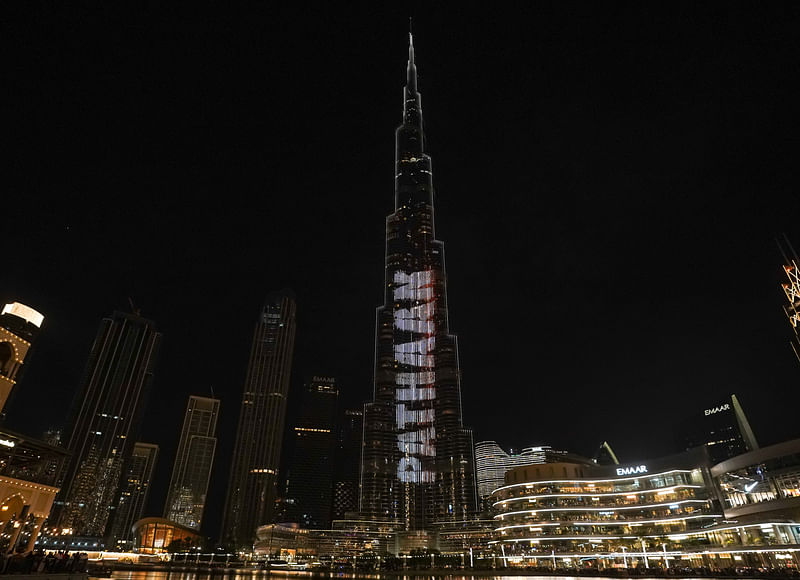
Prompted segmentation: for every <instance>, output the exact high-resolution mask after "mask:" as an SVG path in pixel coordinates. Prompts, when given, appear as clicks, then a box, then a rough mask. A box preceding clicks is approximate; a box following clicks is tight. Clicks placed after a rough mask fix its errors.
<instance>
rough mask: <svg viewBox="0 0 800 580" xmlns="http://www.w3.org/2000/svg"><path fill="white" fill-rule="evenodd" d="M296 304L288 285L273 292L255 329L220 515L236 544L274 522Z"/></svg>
mask: <svg viewBox="0 0 800 580" xmlns="http://www.w3.org/2000/svg"><path fill="white" fill-rule="evenodd" d="M295 309H296V307H295V300H294V296H293V294H292V293H291V292H290V291H288V290H282V291H280V292H275V293H272V294H270V295H269V296H267V299H266V302H265V304H264V307H263V308H262V309H261V313H260V314H259V318H258V322H257V323H256V327H255V331H254V333H253V345H252V348H251V351H250V363H249V365H248V368H247V377H246V379H245V386H244V394H243V396H242V407H241V410H240V412H239V424H238V427H237V430H236V442H235V444H234V449H233V463H232V466H231V472H230V478H229V480H228V492H227V497H226V500H225V511H224V513H223V520H222V534H221V538H222V542H223V543H225V544H227V545H228V546H230V547H232V548H237V549H238V548H246V549H252V547H253V543H254V541H255V539H256V528H258V526H260V525H263V524H268V523H272V522H271V520H272V517H273V511H274V503H275V498H276V495H277V494H276V491H277V485H276V484H277V478H278V469H279V467H280V460H281V446H282V444H283V431H284V428H285V423H286V398H287V396H288V394H289V378H290V376H289V375H290V373H291V367H292V354H293V352H294V337H295Z"/></svg>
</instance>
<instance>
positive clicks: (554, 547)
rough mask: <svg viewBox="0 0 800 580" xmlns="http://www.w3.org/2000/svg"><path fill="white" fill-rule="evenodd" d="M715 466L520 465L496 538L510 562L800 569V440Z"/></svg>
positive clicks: (502, 495) (498, 499)
mask: <svg viewBox="0 0 800 580" xmlns="http://www.w3.org/2000/svg"><path fill="white" fill-rule="evenodd" d="M711 463H712V462H711V460H710V458H709V454H708V447H707V446H703V447H698V448H695V449H692V450H690V451H687V452H684V453H681V454H678V455H673V456H669V457H665V458H661V459H657V460H652V461H646V462H641V463H637V464H633V465H611V466H600V465H594V464H590V463H588V462H587V463H575V462H570V463H567V462H562V463H550V464H543V465H529V466H521V467H516V468H514V469H512V470H510V471H508V472H507V473H506V477H505V483H506V485H504V486H503V487H500V488H499V489H497V490H495V491H494V492H493V494H492V499H493V502H492V503H493V506H494V509H495V510H496V515H495V516H494V519H495V523H496V527H495V534H494V536H495V538H494V540H493V541H492V543H491V544H490V545H491V546H493V547H494V549H495V550H494V551H495V554H497V555H498V557H499V558H500V559H501V560H502V562H503V563H504V564H505V565H507V566H547V567H586V566H596V567H597V568H600V569H603V568H607V567H623V566H624V567H643V568H654V567H659V568H669V567H677V566H681V567H704V566H705V567H710V568H729V567H771V568H772V567H800V553H799V552H798V550H800V523H796V522H800V440H794V441H788V442H785V443H781V444H778V445H773V446H771V447H765V448H761V449H756V450H754V451H751V452H748V453H745V454H742V455H739V456H737V457H734V458H732V459H729V460H726V461H723V462H721V463H718V464H716V465H712V464H711Z"/></svg>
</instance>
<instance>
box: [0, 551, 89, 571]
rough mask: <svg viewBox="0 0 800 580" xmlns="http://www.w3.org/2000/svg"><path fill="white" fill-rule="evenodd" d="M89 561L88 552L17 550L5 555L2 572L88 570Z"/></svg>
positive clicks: (0, 569)
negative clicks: (14, 552)
mask: <svg viewBox="0 0 800 580" xmlns="http://www.w3.org/2000/svg"><path fill="white" fill-rule="evenodd" d="M88 561H89V556H88V554H87V553H86V552H72V553H70V552H67V551H62V552H47V554H45V553H44V551H42V550H37V551H35V552H17V553H16V554H6V555H5V556H3V561H2V563H0V574H39V573H62V574H64V573H70V572H76V573H77V572H86V565H87V563H88Z"/></svg>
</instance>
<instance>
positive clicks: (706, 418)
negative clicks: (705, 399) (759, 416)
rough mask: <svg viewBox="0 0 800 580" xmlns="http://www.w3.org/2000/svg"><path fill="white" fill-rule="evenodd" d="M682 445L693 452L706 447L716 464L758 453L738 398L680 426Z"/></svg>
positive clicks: (733, 398) (700, 411) (687, 420)
mask: <svg viewBox="0 0 800 580" xmlns="http://www.w3.org/2000/svg"><path fill="white" fill-rule="evenodd" d="M677 435H678V440H679V445H680V447H682V448H683V449H691V448H693V447H699V446H700V445H706V446H707V447H708V455H709V457H710V458H711V461H712V462H713V463H719V462H721V461H725V460H726V459H730V458H731V457H735V456H737V455H741V454H742V453H746V452H748V451H753V450H755V449H758V442H757V441H756V437H755V435H754V434H753V430H752V429H751V428H750V422H749V421H748V420H747V417H746V416H745V414H744V409H742V406H741V404H739V400H738V399H737V398H736V395H731V397H730V398H729V399H726V400H724V401H718V402H716V403H714V404H712V405H710V406H708V407H704V408H703V409H702V410H698V411H697V412H696V413H693V414H692V415H691V416H689V417H687V418H686V419H685V420H684V421H682V422H680V423H679V424H678V432H677Z"/></svg>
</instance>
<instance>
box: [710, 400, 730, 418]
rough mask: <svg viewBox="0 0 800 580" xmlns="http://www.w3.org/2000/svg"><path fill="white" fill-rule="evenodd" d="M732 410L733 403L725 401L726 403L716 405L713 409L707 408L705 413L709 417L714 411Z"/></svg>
mask: <svg viewBox="0 0 800 580" xmlns="http://www.w3.org/2000/svg"><path fill="white" fill-rule="evenodd" d="M730 410H731V404H730V403H725V404H724V405H720V406H719V407H714V408H713V409H706V410H705V414H706V417H708V416H709V415H713V414H714V413H719V412H720V411H730Z"/></svg>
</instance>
